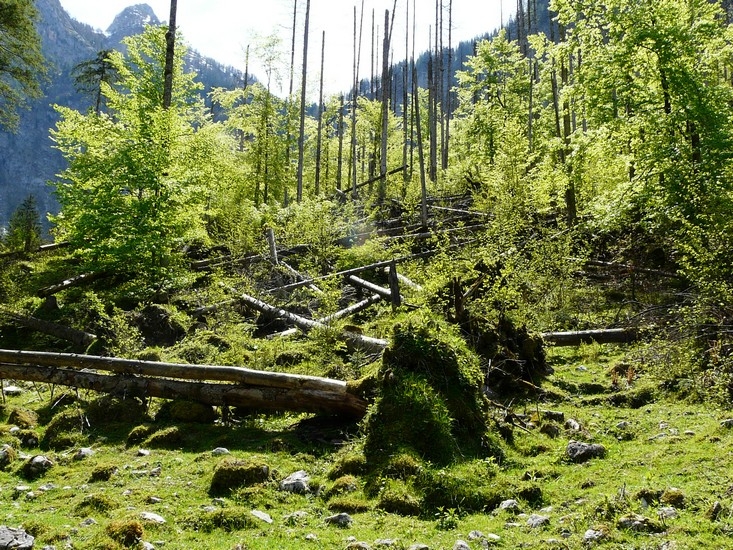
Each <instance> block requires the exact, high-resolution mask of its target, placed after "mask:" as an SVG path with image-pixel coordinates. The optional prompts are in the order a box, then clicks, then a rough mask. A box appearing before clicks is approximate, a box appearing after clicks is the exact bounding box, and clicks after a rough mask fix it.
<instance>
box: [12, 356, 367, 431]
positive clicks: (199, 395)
mask: <svg viewBox="0 0 733 550" xmlns="http://www.w3.org/2000/svg"><path fill="white" fill-rule="evenodd" d="M0 378H6V379H11V380H28V381H31V382H44V383H49V384H59V385H63V386H71V387H75V388H83V389H88V390H93V391H97V392H103V393H110V394H114V395H124V396H126V397H139V398H142V399H144V398H147V397H160V398H164V399H185V400H189V401H197V402H199V403H206V404H210V405H216V406H231V407H247V408H253V409H266V410H289V411H303V412H317V413H331V414H333V413H338V414H346V415H349V416H353V417H356V418H360V417H362V416H364V413H365V412H366V405H367V404H366V402H365V401H363V400H362V399H359V398H358V397H356V396H354V395H352V394H349V393H346V392H343V393H336V392H329V391H324V390H315V389H301V388H299V389H295V388H269V387H246V386H240V385H235V384H212V383H206V382H186V381H182V380H170V379H163V378H148V377H138V376H130V375H113V376H110V375H104V374H96V373H92V372H79V371H75V370H71V369H61V368H49V367H39V366H31V365H4V364H0Z"/></svg>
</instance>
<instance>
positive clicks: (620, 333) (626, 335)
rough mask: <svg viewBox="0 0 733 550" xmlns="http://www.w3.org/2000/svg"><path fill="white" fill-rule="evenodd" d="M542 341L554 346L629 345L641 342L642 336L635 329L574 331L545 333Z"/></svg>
mask: <svg viewBox="0 0 733 550" xmlns="http://www.w3.org/2000/svg"><path fill="white" fill-rule="evenodd" d="M541 336H542V339H543V340H544V341H545V343H546V344H550V345H553V346H579V345H580V344H591V343H593V342H596V343H598V344H629V343H631V342H635V341H637V340H639V338H640V334H639V331H638V330H637V329H633V328H609V329H599V330H574V331H569V332H545V333H543V334H542V335H541Z"/></svg>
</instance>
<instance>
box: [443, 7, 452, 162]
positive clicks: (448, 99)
mask: <svg viewBox="0 0 733 550" xmlns="http://www.w3.org/2000/svg"><path fill="white" fill-rule="evenodd" d="M452 85H453V0H450V1H449V2H448V67H447V70H446V83H445V87H446V90H445V136H444V139H443V156H442V159H443V165H442V166H443V170H447V169H448V146H449V144H450V121H451V118H453V92H452V91H451V88H452Z"/></svg>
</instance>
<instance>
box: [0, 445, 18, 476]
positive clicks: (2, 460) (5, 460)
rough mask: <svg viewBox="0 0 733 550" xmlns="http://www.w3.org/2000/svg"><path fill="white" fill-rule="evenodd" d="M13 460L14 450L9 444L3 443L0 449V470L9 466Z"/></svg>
mask: <svg viewBox="0 0 733 550" xmlns="http://www.w3.org/2000/svg"><path fill="white" fill-rule="evenodd" d="M13 460H15V451H14V450H13V448H12V447H11V446H10V445H3V447H2V449H0V470H2V469H4V468H6V467H7V466H9V465H10V464H11V463H12V462H13Z"/></svg>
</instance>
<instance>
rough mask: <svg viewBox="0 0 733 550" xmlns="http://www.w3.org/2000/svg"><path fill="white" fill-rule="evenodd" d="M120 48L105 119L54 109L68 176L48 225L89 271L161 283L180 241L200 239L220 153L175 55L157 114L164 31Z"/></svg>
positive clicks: (113, 58)
mask: <svg viewBox="0 0 733 550" xmlns="http://www.w3.org/2000/svg"><path fill="white" fill-rule="evenodd" d="M125 44H126V46H127V54H126V55H124V56H123V54H121V53H119V52H113V53H112V54H110V56H109V60H110V62H111V64H112V66H113V67H114V69H115V70H116V71H117V73H118V74H119V82H118V84H117V86H115V87H114V88H113V87H111V86H110V85H109V84H107V83H105V82H103V83H102V94H103V96H104V98H105V100H106V102H107V105H108V107H109V113H102V114H100V115H98V116H97V115H93V114H92V115H88V114H82V113H80V112H77V111H75V110H72V109H69V108H66V107H59V106H57V107H56V109H57V110H58V112H59V113H60V115H61V120H60V121H59V122H58V124H57V126H56V129H55V130H53V131H52V137H53V139H54V140H55V142H56V147H57V148H58V149H60V150H61V152H62V153H63V155H64V157H65V158H66V160H67V161H68V163H69V167H68V169H67V170H65V171H64V172H63V173H62V174H61V179H60V180H59V181H58V182H56V195H57V197H58V199H59V202H60V205H61V211H60V213H59V215H58V216H56V217H55V218H54V220H53V221H54V222H55V223H56V231H57V234H58V237H60V238H63V239H67V240H69V241H70V242H71V243H72V245H74V246H75V247H76V248H77V250H78V253H79V254H80V255H81V256H82V258H83V259H85V260H86V261H87V263H88V264H89V265H90V266H91V267H92V268H96V267H99V268H104V269H110V270H115V271H130V270H132V271H138V272H147V273H155V274H158V275H164V274H165V272H166V270H167V269H168V268H169V267H173V266H174V265H175V263H176V260H177V259H178V258H179V256H180V255H179V249H180V245H181V243H182V242H183V241H184V240H185V239H191V238H204V237H205V233H204V231H203V227H202V224H203V209H204V207H205V199H206V198H207V197H208V196H210V194H211V193H214V192H215V189H216V179H215V175H214V173H215V172H216V171H217V162H218V160H217V159H219V158H220V156H221V153H220V152H219V151H222V150H224V148H222V147H221V145H220V143H219V139H220V138H219V135H218V130H217V129H216V128H215V127H214V126H212V125H211V124H209V123H208V121H207V119H206V116H205V108H204V105H203V101H202V100H201V99H200V97H199V95H198V91H199V90H200V88H201V87H200V85H199V84H197V83H195V82H194V75H193V74H191V73H184V72H183V55H184V52H183V49H182V48H177V52H176V57H175V63H174V74H175V79H174V82H175V87H174V88H173V90H172V97H171V105H170V108H168V109H165V108H164V101H163V95H164V86H163V80H164V76H163V66H164V63H165V52H166V36H165V29H164V28H162V27H161V28H154V27H148V28H147V29H146V30H145V32H144V33H143V34H142V35H138V36H135V37H131V38H128V39H126V41H125ZM157 280H161V278H158V279H157Z"/></svg>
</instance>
